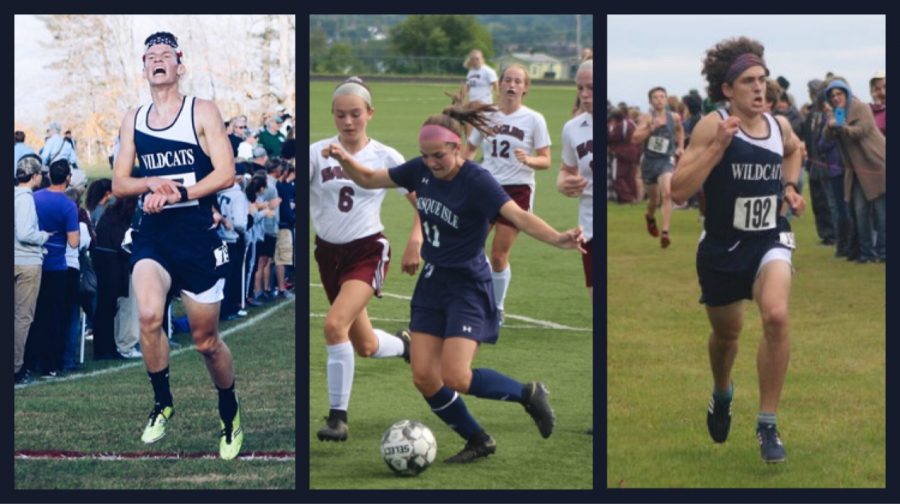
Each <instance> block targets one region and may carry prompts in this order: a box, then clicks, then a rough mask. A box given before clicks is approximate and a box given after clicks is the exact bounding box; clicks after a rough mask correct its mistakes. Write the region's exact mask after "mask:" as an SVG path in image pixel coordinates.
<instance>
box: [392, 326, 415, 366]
mask: <svg viewBox="0 0 900 504" xmlns="http://www.w3.org/2000/svg"><path fill="white" fill-rule="evenodd" d="M394 336H396V337H398V338H400V340H401V341H403V360H405V361H406V363H407V364H409V346H410V343H411V342H412V337H411V336H410V334H409V330H407V329H400V330H399V331H397V332H396V333H394Z"/></svg>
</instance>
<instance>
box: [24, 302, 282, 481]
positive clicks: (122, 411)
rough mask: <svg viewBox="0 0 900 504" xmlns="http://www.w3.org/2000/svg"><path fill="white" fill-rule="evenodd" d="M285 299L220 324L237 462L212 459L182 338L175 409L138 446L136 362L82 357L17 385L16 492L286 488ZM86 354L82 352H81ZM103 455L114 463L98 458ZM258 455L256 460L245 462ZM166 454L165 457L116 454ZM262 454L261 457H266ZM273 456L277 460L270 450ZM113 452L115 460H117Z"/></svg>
mask: <svg viewBox="0 0 900 504" xmlns="http://www.w3.org/2000/svg"><path fill="white" fill-rule="evenodd" d="M294 312H295V309H294V304H293V303H282V304H277V305H276V304H270V305H267V306H264V307H261V308H256V309H251V310H250V315H249V316H248V318H247V319H244V320H242V321H235V322H229V323H225V324H223V325H222V327H221V328H220V329H221V331H222V334H223V336H224V337H225V341H226V342H227V343H228V346H229V348H230V349H231V352H232V354H233V355H234V362H235V371H236V384H237V386H236V389H237V393H238V398H239V399H240V400H241V405H242V414H241V420H242V424H243V426H244V431H245V439H244V444H243V447H242V450H241V456H240V457H239V459H237V460H233V461H223V460H219V459H217V458H215V459H191V458H190V457H192V456H198V455H201V454H203V455H207V454H208V455H214V456H215V457H217V456H218V443H219V441H218V430H219V416H218V412H217V408H216V404H217V403H216V392H215V388H214V387H213V385H212V383H211V381H210V379H209V375H208V374H207V371H206V367H205V366H204V365H203V361H202V358H201V357H200V355H199V354H197V352H195V351H194V350H193V349H191V348H190V335H188V334H186V333H177V334H176V335H175V339H176V341H179V342H180V344H181V345H182V346H181V348H180V349H178V350H174V351H173V353H172V358H171V361H170V370H171V387H172V394H173V396H174V398H175V409H176V415H175V416H174V417H173V419H172V423H171V424H170V426H169V432H168V433H167V435H166V437H165V438H164V439H163V440H161V441H159V442H157V443H156V444H153V445H150V446H147V445H144V444H143V443H142V442H141V441H140V436H141V431H142V429H143V426H144V422H146V418H147V413H148V412H149V411H150V408H151V406H152V401H153V391H152V389H151V387H150V383H149V381H148V379H147V373H146V370H145V369H144V365H143V361H142V360H140V359H138V360H136V361H130V362H128V363H125V364H123V363H122V361H112V362H111V361H99V362H92V361H90V360H88V361H86V363H85V368H84V370H83V371H82V372H79V373H74V374H69V375H66V376H65V377H64V378H57V379H55V380H53V381H40V382H37V383H35V384H33V385H28V386H24V387H17V389H16V393H15V449H16V453H17V457H16V461H15V487H16V488H17V489H128V490H138V489H293V488H294V487H295V456H294V453H295V446H296V435H295V418H296V417H295V396H294V381H295V366H294V361H295V359H294V355H295V345H296V343H295V336H294V333H295V331H294V327H295V323H294ZM88 352H89V350H88ZM25 451H28V452H34V451H38V452H44V453H43V455H44V456H46V455H47V452H58V451H65V452H77V453H72V454H70V455H71V456H76V455H82V456H83V455H87V454H91V455H93V456H91V457H87V458H82V459H52V458H43V457H42V458H39V459H26V458H23V457H22V456H21V455H22V452H25ZM98 453H103V454H105V455H108V456H110V457H111V458H114V459H113V460H102V459H99V458H98V457H97V456H96V454H98ZM251 454H255V455H257V456H258V457H259V458H257V459H256V460H254V459H252V458H249V457H248V456H249V455H251ZM131 455H139V456H142V457H145V458H147V457H154V456H162V455H166V456H170V457H184V458H181V459H171V460H152V459H151V460H146V459H137V460H129V459H125V460H123V459H122V458H121V457H122V456H124V457H128V456H131ZM265 455H269V457H268V458H267V457H265ZM272 455H277V456H274V457H273V456H272ZM117 456H119V457H117Z"/></svg>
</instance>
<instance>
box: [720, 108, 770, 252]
mask: <svg viewBox="0 0 900 504" xmlns="http://www.w3.org/2000/svg"><path fill="white" fill-rule="evenodd" d="M718 113H719V114H720V115H721V116H722V118H723V119H725V118H727V117H728V112H727V111H725V110H724V109H720V110H718ZM764 117H765V119H766V121H767V123H768V126H769V134H768V136H766V137H764V138H754V137H751V136H749V135H747V134H746V133H744V131H743V130H740V129H739V130H738V132H737V133H736V134H735V136H734V138H733V139H732V141H731V144H729V146H728V148H727V149H726V150H725V153H724V154H723V156H722V160H721V161H719V164H717V165H716V166H715V167H714V168H713V169H712V172H710V174H709V176H708V177H707V178H706V181H705V182H704V183H703V191H704V193H705V194H706V219H705V221H704V231H705V234H706V236H708V237H711V238H714V239H716V240H721V241H730V242H734V241H738V240H742V239H768V238H772V237H776V238H777V236H778V233H779V231H786V230H787V229H788V224H787V220H786V219H784V218H783V217H780V216H779V212H778V211H779V209H780V206H781V201H782V199H783V197H784V189H783V187H782V178H781V165H782V161H783V159H784V139H783V135H782V132H781V126H780V125H779V124H778V121H777V120H775V118H774V117H772V115H771V114H768V113H766V114H764Z"/></svg>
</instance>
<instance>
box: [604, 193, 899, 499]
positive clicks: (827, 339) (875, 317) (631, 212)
mask: <svg viewBox="0 0 900 504" xmlns="http://www.w3.org/2000/svg"><path fill="white" fill-rule="evenodd" d="M808 197H809V196H808V194H807V202H808V201H809V199H808ZM607 210H608V219H607V223H608V237H609V241H608V244H609V245H608V247H609V251H608V258H607V265H608V271H609V273H608V275H609V276H608V283H607V289H608V299H609V301H608V336H607V338H608V339H607V349H608V358H607V377H608V380H609V390H608V397H607V405H608V426H607V433H608V440H609V441H608V449H607V456H608V470H607V474H606V479H607V486H608V487H612V488H619V487H623V488H698V487H699V488H707V487H718V488H729V487H731V488H751V487H756V488H773V487H780V488H786V487H800V488H815V487H819V488H821V487H830V488H860V487H864V488H884V486H885V440H886V437H885V268H884V265H874V264H872V265H858V264H854V263H848V262H847V261H844V260H838V259H835V258H833V257H832V256H833V254H834V249H833V247H826V246H822V245H819V244H818V238H817V237H816V235H815V229H814V221H813V216H812V212H811V211H810V207H809V203H807V212H808V213H807V214H804V216H803V217H801V218H799V219H794V220H793V222H792V225H793V228H794V231H795V233H796V237H797V244H798V247H797V250H796V251H795V253H794V259H793V261H794V267H795V269H796V274H795V276H794V284H793V289H792V293H791V303H790V324H791V340H792V353H791V362H790V367H789V369H788V374H787V381H786V384H785V387H784V391H783V393H782V399H781V404H780V405H779V411H778V425H779V430H780V431H781V438H782V440H783V441H784V444H785V448H786V450H787V457H788V460H787V462H786V463H784V464H778V465H774V466H767V465H766V464H765V463H763V461H762V459H761V458H760V455H759V445H758V443H757V440H756V437H755V433H754V429H755V425H756V414H757V412H758V400H759V393H758V389H757V376H756V349H757V346H758V345H759V341H760V339H761V337H762V331H761V324H760V321H759V314H758V311H757V309H756V305H755V304H752V303H746V306H745V317H744V329H743V332H742V333H741V339H740V345H741V347H740V350H739V352H738V356H737V360H736V362H735V367H734V372H733V376H734V382H735V399H734V403H733V416H732V418H733V420H732V425H731V434H730V436H729V439H728V441H727V442H726V443H724V444H722V445H716V444H714V443H713V442H712V440H711V439H710V438H709V435H708V434H707V429H706V419H705V417H706V407H707V403H708V401H709V394H710V390H711V387H712V375H711V372H710V371H709V360H708V356H707V339H708V336H709V324H708V322H707V320H706V312H705V310H704V308H703V305H701V304H699V303H698V299H699V297H700V287H699V285H698V284H697V276H696V269H695V261H694V257H695V253H696V250H697V239H698V237H699V235H700V231H701V224H700V223H699V222H698V220H697V212H696V210H676V211H674V216H673V223H672V240H673V244H672V246H671V247H670V248H669V249H666V250H663V249H660V246H659V240H658V239H655V240H654V239H652V238H651V237H650V235H649V234H647V232H646V230H645V228H644V220H643V217H642V213H643V211H644V206H643V205H634V206H631V205H624V206H620V205H608V206H607ZM659 218H660V214H659V213H657V221H659Z"/></svg>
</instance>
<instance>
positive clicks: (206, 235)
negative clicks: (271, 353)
mask: <svg viewBox="0 0 900 504" xmlns="http://www.w3.org/2000/svg"><path fill="white" fill-rule="evenodd" d="M182 56H183V55H182V53H181V51H180V50H179V48H178V40H177V39H176V38H175V36H174V35H172V34H171V33H167V32H158V33H154V34H153V35H150V36H149V37H147V40H146V41H145V42H144V57H143V60H144V69H143V74H144V78H146V79H147V82H148V83H149V84H150V95H151V98H152V101H151V102H150V103H146V104H144V105H142V106H140V107H138V108H137V109H135V110H131V111H129V112H128V113H127V114H125V119H124V120H123V121H122V126H121V129H120V131H119V137H120V147H119V155H118V157H117V159H116V162H115V167H114V173H113V193H114V194H115V195H116V197H119V198H121V197H126V196H136V195H142V197H143V216H142V218H141V221H140V223H139V224H138V225H137V226H136V228H135V229H134V232H133V234H132V236H133V243H132V246H131V251H132V254H131V279H132V282H134V287H135V289H134V291H135V293H136V295H137V305H138V310H139V319H140V331H141V351H142V352H143V355H144V363H145V364H146V366H147V374H148V375H150V383H151V384H152V385H153V394H154V399H155V400H154V406H153V410H152V411H151V412H150V418H149V420H148V421H147V425H146V427H145V428H144V433H143V435H142V436H141V440H142V441H143V442H144V443H147V444H150V443H154V442H156V441H159V440H160V439H162V437H163V436H165V434H166V427H167V424H168V422H169V421H170V419H171V418H172V415H173V414H174V412H175V410H174V408H173V401H172V394H171V392H170V391H169V342H168V339H167V337H166V333H165V332H164V331H163V328H162V320H163V312H164V311H165V308H166V305H167V303H168V301H169V300H170V299H171V296H172V295H173V294H174V293H175V292H176V289H177V290H178V291H180V292H181V299H182V302H183V303H184V309H185V312H187V316H188V320H189V321H190V326H191V336H192V337H193V340H194V344H195V346H196V349H197V351H198V352H200V354H201V355H202V356H203V359H204V361H205V363H206V368H207V370H208V371H209V375H210V377H211V378H212V381H213V383H214V384H215V386H216V388H217V389H218V391H219V416H220V417H221V427H222V431H221V433H220V441H219V455H220V457H221V458H223V459H233V458H235V457H236V456H237V455H238V453H239V452H240V449H241V444H242V443H243V439H244V434H243V429H242V428H241V420H240V408H239V405H238V401H237V398H236V397H235V393H234V366H233V362H232V357H231V351H230V350H229V349H228V346H226V345H225V342H224V341H222V339H221V338H220V337H219V328H218V320H219V305H220V303H221V300H222V298H223V287H224V285H225V274H226V272H227V266H228V248H227V246H226V245H225V244H224V243H223V242H222V240H221V239H220V238H219V237H218V236H217V235H216V232H215V231H214V230H212V229H211V225H212V212H211V205H212V202H213V201H214V200H215V197H216V192H217V191H220V190H222V189H225V188H228V187H230V186H231V185H232V184H233V183H234V156H233V154H232V149H231V144H230V143H229V141H228V136H227V135H226V134H225V126H224V124H223V121H222V116H221V115H220V114H219V110H218V108H217V107H216V105H215V104H214V103H213V102H211V101H208V100H201V99H199V98H195V97H192V96H184V95H182V94H181V93H180V92H179V90H178V82H179V79H180V78H181V76H182V75H184V74H185V71H186V69H185V66H184V65H183V64H182ZM135 156H137V159H138V162H139V163H140V168H139V170H138V171H137V172H136V173H134V174H132V167H133V166H134V160H135Z"/></svg>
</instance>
